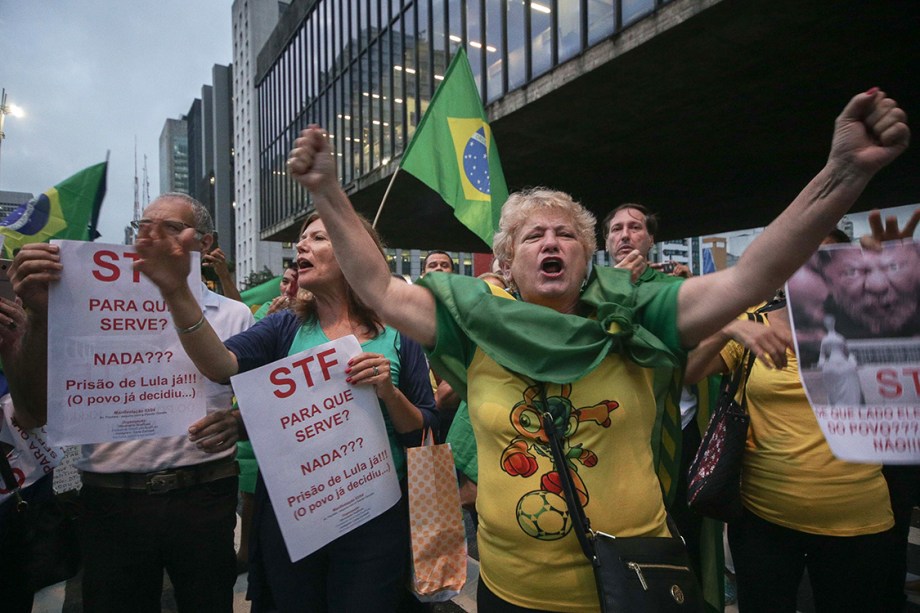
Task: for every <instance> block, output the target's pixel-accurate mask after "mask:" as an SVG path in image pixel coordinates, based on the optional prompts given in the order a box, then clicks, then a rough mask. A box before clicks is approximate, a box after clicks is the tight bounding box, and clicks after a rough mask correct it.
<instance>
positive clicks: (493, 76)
mask: <svg viewBox="0 0 920 613" xmlns="http://www.w3.org/2000/svg"><path fill="white" fill-rule="evenodd" d="M485 17H486V40H485V45H484V47H483V49H482V51H483V53H485V56H486V76H487V79H488V80H487V81H486V83H487V84H488V87H487V88H486V89H487V91H488V94H489V101H490V102H491V101H492V100H496V99H497V98H499V97H501V95H502V94H503V93H504V91H502V69H503V67H504V66H503V62H502V3H501V2H486V15H485Z"/></svg>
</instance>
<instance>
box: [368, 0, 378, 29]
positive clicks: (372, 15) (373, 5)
mask: <svg viewBox="0 0 920 613" xmlns="http://www.w3.org/2000/svg"><path fill="white" fill-rule="evenodd" d="M369 4H370V8H369V10H368V15H367V19H368V23H369V24H370V29H371V36H372V37H376V36H377V33H378V32H379V31H380V21H379V16H378V15H377V10H378V7H379V6H380V3H379V2H377V0H372V1H371V2H370V3H369Z"/></svg>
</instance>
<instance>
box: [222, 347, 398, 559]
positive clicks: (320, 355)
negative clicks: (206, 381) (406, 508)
mask: <svg viewBox="0 0 920 613" xmlns="http://www.w3.org/2000/svg"><path fill="white" fill-rule="evenodd" d="M359 353H361V346H360V345H359V344H358V340H357V339H356V338H355V337H354V336H346V337H343V338H339V339H336V340H334V341H331V342H328V343H325V344H322V345H319V346H317V347H314V348H312V349H310V350H307V351H303V352H300V353H297V354H294V355H292V356H288V357H287V358H284V359H283V360H278V361H277V362H273V363H271V364H268V365H266V366H263V367H261V368H258V369H255V370H251V371H248V372H246V373H242V374H239V375H236V376H235V377H232V379H231V382H232V384H233V389H234V390H235V391H236V396H237V401H238V402H239V405H240V412H241V413H242V415H243V421H244V422H245V424H246V431H247V432H248V433H249V439H250V440H251V441H252V446H253V449H254V450H255V454H256V457H257V458H258V459H259V466H260V468H261V471H262V476H263V478H264V479H265V485H266V487H267V488H268V495H269V498H270V499H271V502H272V506H273V507H274V509H275V515H276V516H277V518H278V524H279V526H280V528H281V535H282V536H283V537H284V542H285V545H287V550H288V553H289V554H290V556H291V561H292V562H296V561H297V560H300V559H301V558H304V557H306V556H308V555H309V554H311V553H313V552H314V551H316V550H317V549H319V548H321V547H322V546H324V545H326V544H327V543H330V542H332V541H333V540H335V539H336V538H338V537H339V536H341V535H343V534H345V533H347V532H349V531H351V530H353V529H355V528H357V527H358V526H360V525H362V524H364V523H365V522H367V521H369V520H371V519H373V518H374V517H377V516H378V515H380V514H381V513H383V512H384V511H386V510H387V509H389V508H390V507H392V506H393V505H394V504H396V502H397V501H398V500H399V497H400V489H399V480H398V478H397V476H396V471H395V469H394V466H393V458H392V457H391V454H390V443H389V440H388V438H387V432H386V426H385V425H384V422H383V415H382V414H381V412H380V405H379V403H378V401H377V396H376V395H375V394H374V391H373V388H372V387H370V386H360V387H358V386H353V385H351V384H350V383H348V382H347V381H346V380H345V379H346V376H347V375H346V374H345V369H346V368H348V360H349V359H351V358H352V357H354V356H355V355H357V354H359Z"/></svg>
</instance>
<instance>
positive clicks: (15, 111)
mask: <svg viewBox="0 0 920 613" xmlns="http://www.w3.org/2000/svg"><path fill="white" fill-rule="evenodd" d="M23 114H24V113H23V112H22V109H20V108H19V107H18V106H16V105H15V104H7V103H6V89H3V90H2V93H0V149H2V147H3V139H4V138H6V133H5V132H4V131H3V123H4V121H5V120H6V116H7V115H12V116H14V117H22V116H23Z"/></svg>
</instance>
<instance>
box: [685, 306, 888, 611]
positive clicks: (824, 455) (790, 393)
mask: <svg viewBox="0 0 920 613" xmlns="http://www.w3.org/2000/svg"><path fill="white" fill-rule="evenodd" d="M775 306H778V307H779V308H775V310H772V311H769V312H767V313H763V316H764V320H765V321H764V323H763V324H760V323H757V322H754V321H748V320H747V319H746V318H745V319H743V320H742V319H738V320H736V321H734V322H732V323H731V324H729V325H728V326H726V327H725V328H724V329H723V330H722V331H721V332H719V333H717V334H716V335H714V336H713V337H711V338H709V339H707V340H706V341H704V342H703V343H701V344H700V346H699V347H698V348H697V349H696V350H695V351H694V352H693V353H691V355H690V358H689V360H688V365H687V380H688V381H693V380H696V379H697V378H699V377H701V376H707V375H709V374H714V373H716V372H730V371H734V369H736V368H737V367H738V365H739V364H740V363H741V361H742V359H743V354H744V349H745V346H747V347H748V348H750V349H751V351H752V352H753V353H754V354H755V355H757V356H758V357H760V358H762V359H758V360H756V362H755V363H754V365H753V367H752V368H751V372H750V377H749V379H748V383H747V390H746V398H747V409H748V413H749V414H750V416H751V425H750V428H749V429H748V439H747V444H746V446H745V452H744V460H743V466H742V478H741V499H742V502H743V504H744V512H743V515H742V517H741V518H740V519H738V520H736V521H734V522H732V523H730V524H729V526H728V539H729V545H730V546H731V550H732V559H733V560H734V564H735V576H736V578H737V581H738V606H739V610H741V611H743V612H744V613H748V612H751V611H755V612H756V611H764V612H769V613H784V612H789V613H793V612H794V611H795V610H796V598H797V592H798V587H799V583H800V582H801V580H802V575H803V573H804V571H805V569H806V568H807V569H808V578H809V581H810V582H811V587H812V592H813V594H814V601H815V609H816V610H817V611H818V612H819V613H820V612H823V611H827V612H836V611H871V610H875V608H876V605H877V603H878V596H879V593H880V592H881V590H882V588H883V586H884V583H885V578H886V573H887V567H888V563H889V561H890V557H891V556H890V554H889V551H890V536H889V530H890V528H891V527H892V526H893V525H894V521H893V516H892V513H891V505H890V503H889V499H888V486H887V484H886V483H885V479H884V477H883V476H882V470H881V469H882V467H881V465H879V464H854V463H851V462H844V461H843V460H838V459H837V458H835V457H834V456H833V454H832V453H831V450H830V447H829V446H828V444H827V441H826V440H825V439H824V435H823V434H822V433H821V429H820V427H819V426H818V421H817V419H816V418H815V414H814V412H813V411H812V409H811V406H810V405H809V404H808V399H807V398H806V396H805V390H804V389H803V387H802V383H801V381H800V380H799V375H798V363H797V362H796V356H795V353H794V352H793V351H792V336H791V331H790V326H789V317H788V312H787V309H786V306H785V303H784V302H782V303H780V304H779V305H775ZM726 341H727V343H726ZM723 345H724V346H723ZM720 347H721V350H720Z"/></svg>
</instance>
